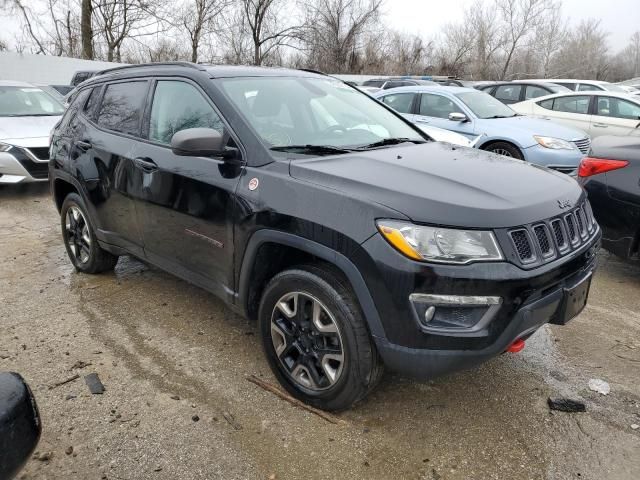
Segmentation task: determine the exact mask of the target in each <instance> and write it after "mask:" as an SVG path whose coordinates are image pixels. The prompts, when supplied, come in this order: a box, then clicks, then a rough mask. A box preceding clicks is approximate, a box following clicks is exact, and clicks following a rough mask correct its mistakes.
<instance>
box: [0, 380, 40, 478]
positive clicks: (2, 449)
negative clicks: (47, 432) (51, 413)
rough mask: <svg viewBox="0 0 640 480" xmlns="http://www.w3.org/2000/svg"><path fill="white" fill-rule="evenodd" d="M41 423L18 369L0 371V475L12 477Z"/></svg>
mask: <svg viewBox="0 0 640 480" xmlns="http://www.w3.org/2000/svg"><path fill="white" fill-rule="evenodd" d="M41 430H42V425H41V422H40V415H39V414H38V407H37V406H36V401H35V399H34V398H33V394H32V393H31V390H30V389H29V387H28V386H27V384H26V383H25V381H24V379H23V378H22V377H21V376H20V375H18V374H17V373H0V478H13V477H14V476H15V475H16V474H17V473H18V471H19V470H20V469H21V468H22V467H23V466H24V464H25V463H26V462H27V460H28V459H29V457H30V456H31V453H32V452H33V450H34V449H35V448H36V444H37V443H38V440H39V439H40V432H41Z"/></svg>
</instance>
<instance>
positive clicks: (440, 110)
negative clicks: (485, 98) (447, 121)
mask: <svg viewBox="0 0 640 480" xmlns="http://www.w3.org/2000/svg"><path fill="white" fill-rule="evenodd" d="M454 112H459V113H462V112H461V108H460V107H458V106H457V105H456V104H455V103H454V102H453V101H451V100H449V99H448V98H447V97H443V96H441V95H432V94H430V93H423V94H422V97H421V98H420V115H425V116H427V117H437V118H449V114H450V113H454Z"/></svg>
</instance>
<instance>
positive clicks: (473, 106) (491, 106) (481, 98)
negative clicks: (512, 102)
mask: <svg viewBox="0 0 640 480" xmlns="http://www.w3.org/2000/svg"><path fill="white" fill-rule="evenodd" d="M456 96H457V97H458V98H459V99H460V100H462V102H463V103H464V104H465V105H466V106H467V107H468V108H469V110H471V111H472V112H473V113H474V114H475V115H476V116H477V117H478V118H508V117H514V116H516V115H517V113H516V112H514V111H513V110H511V109H510V108H509V107H507V106H506V105H505V104H504V103H502V102H501V101H500V100H497V99H495V98H493V97H492V96H491V95H489V94H488V93H485V92H480V91H478V92H463V93H458V94H457V95H456Z"/></svg>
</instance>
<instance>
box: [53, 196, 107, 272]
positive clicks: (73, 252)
mask: <svg viewBox="0 0 640 480" xmlns="http://www.w3.org/2000/svg"><path fill="white" fill-rule="evenodd" d="M60 223H61V227H62V239H63V240H64V246H65V248H66V250H67V255H69V259H70V260H71V263H72V264H73V266H74V267H75V268H76V270H77V271H79V272H83V273H101V272H106V271H108V270H113V268H114V267H115V266H116V263H118V257H117V256H115V255H113V254H111V253H109V252H107V251H106V250H103V249H102V248H101V247H100V245H99V244H98V239H97V238H96V234H95V231H94V229H93V226H92V225H91V221H90V220H89V214H88V213H87V209H86V207H85V205H84V201H83V200H82V197H80V195H78V194H77V193H70V194H69V195H67V197H66V198H65V199H64V202H63V203H62V208H61V210H60Z"/></svg>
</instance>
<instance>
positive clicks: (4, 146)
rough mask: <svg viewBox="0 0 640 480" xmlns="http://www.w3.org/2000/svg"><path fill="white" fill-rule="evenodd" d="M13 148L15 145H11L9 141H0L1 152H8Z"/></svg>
mask: <svg viewBox="0 0 640 480" xmlns="http://www.w3.org/2000/svg"><path fill="white" fill-rule="evenodd" d="M12 148H13V145H9V144H8V143H2V142H0V152H8V151H9V150H11V149H12Z"/></svg>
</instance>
